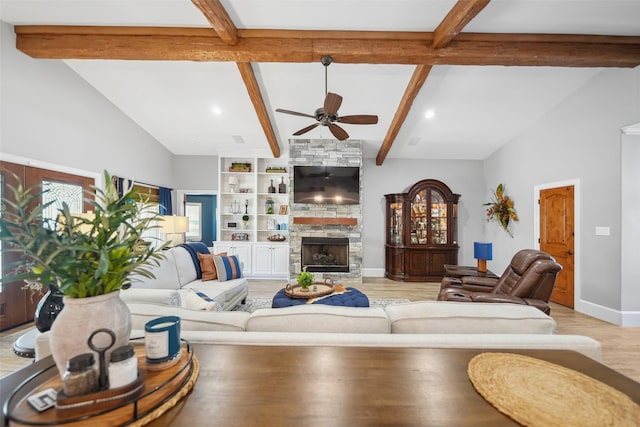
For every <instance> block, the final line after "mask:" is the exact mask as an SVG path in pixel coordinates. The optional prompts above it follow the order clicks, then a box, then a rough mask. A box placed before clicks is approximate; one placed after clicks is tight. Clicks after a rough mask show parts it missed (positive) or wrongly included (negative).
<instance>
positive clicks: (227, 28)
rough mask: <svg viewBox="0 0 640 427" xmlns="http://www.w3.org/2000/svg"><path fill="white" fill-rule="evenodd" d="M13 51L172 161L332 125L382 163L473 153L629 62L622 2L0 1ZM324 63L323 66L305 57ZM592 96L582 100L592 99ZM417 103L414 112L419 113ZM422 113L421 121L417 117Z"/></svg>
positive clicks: (268, 143) (250, 149) (321, 134)
mask: <svg viewBox="0 0 640 427" xmlns="http://www.w3.org/2000/svg"><path fill="white" fill-rule="evenodd" d="M0 6H1V7H0V19H1V20H3V21H5V22H8V23H10V24H12V25H14V26H15V32H16V46H17V48H18V49H19V50H20V51H22V52H24V53H25V54H27V55H29V56H31V57H33V58H36V59H60V60H64V61H65V62H66V63H67V64H68V65H69V67H70V68H72V69H73V70H74V71H75V72H76V73H78V75H79V76H81V77H82V78H83V79H85V80H86V81H87V82H88V83H89V84H91V85H92V86H94V87H95V88H96V89H97V90H98V91H99V92H101V93H102V94H103V95H104V96H105V97H106V98H108V99H109V100H110V101H111V102H113V104H115V105H116V106H117V107H118V108H120V109H121V110H122V111H123V112H124V113H125V114H126V115H128V116H129V117H130V118H131V119H132V120H134V121H135V122H137V123H138V124H139V125H140V126H141V127H142V128H144V129H145V130H146V131H147V132H148V133H149V134H151V135H152V136H153V137H155V138H156V139H157V140H158V141H159V142H160V143H161V144H163V145H164V146H165V147H167V149H168V150H170V151H171V152H173V153H175V154H178V155H217V154H233V153H243V154H255V155H273V156H275V157H279V156H281V155H286V154H287V153H286V151H287V148H288V140H289V139H290V138H303V139H308V138H312V139H319V138H333V135H332V134H331V132H330V131H329V130H328V128H327V127H325V126H318V127H316V128H314V129H312V130H309V131H308V132H306V133H304V134H302V135H300V136H293V134H294V133H295V132H296V131H298V130H300V129H302V128H305V127H307V126H309V125H311V124H313V123H315V119H313V118H309V117H303V116H295V115H288V114H282V113H278V112H276V111H275V110H276V109H278V108H280V109H286V110H293V111H298V112H302V113H305V114H309V115H313V114H314V111H315V110H316V109H317V108H319V107H322V103H323V101H324V98H325V72H326V76H327V80H326V84H327V88H328V90H329V91H330V92H334V93H337V94H340V95H341V96H342V97H343V102H342V105H341V106H340V109H339V113H340V115H342V116H344V115H354V114H372V115H377V116H378V117H379V121H378V123H377V124H374V125H356V124H344V125H343V124H340V126H341V127H342V128H344V130H345V131H346V132H348V133H349V135H350V137H351V138H353V139H358V140H362V141H363V142H364V150H365V155H366V156H367V157H375V158H376V163H377V164H379V165H380V164H382V163H383V162H384V160H385V159H386V158H422V159H446V158H448V159H483V158H485V157H486V156H488V155H489V154H491V153H492V152H493V151H495V150H496V149H497V148H498V147H500V146H501V145H503V144H505V143H507V142H509V141H510V140H512V139H513V138H515V137H517V135H518V134H519V133H520V132H523V131H524V130H526V129H527V128H529V127H531V126H533V125H534V124H535V122H536V121H537V120H539V119H540V118H541V117H543V116H544V115H545V114H547V113H548V112H549V111H550V110H552V109H553V108H554V106H556V105H557V104H558V103H559V102H562V100H563V99H565V98H566V97H568V96H571V94H572V93H573V92H574V91H576V90H578V89H579V88H580V87H581V86H582V85H584V84H586V83H587V82H588V81H589V80H590V79H591V78H593V77H594V76H595V75H596V74H598V73H599V72H601V71H602V70H603V68H611V67H615V68H631V67H637V66H638V65H639V64H640V19H639V18H638V17H640V1H637V0H627V1H619V0H564V1H550V0H493V1H489V0H459V1H457V2H456V1H454V0H422V1H420V0H323V1H321V0H297V1H294V0H221V1H220V0H192V1H191V2H189V1H187V0H164V1H148V0H127V1H117V0H84V1H82V2H81V1H68V0H67V1H62V0H47V1H44V0H43V1H30V0H0ZM325 55H330V56H331V57H332V58H333V63H332V64H331V65H330V66H328V68H326V69H325V67H324V66H323V65H322V64H321V63H320V60H321V57H322V56H325ZM594 102H597V100H595V101H594ZM427 112H429V113H427ZM427 116H430V117H427Z"/></svg>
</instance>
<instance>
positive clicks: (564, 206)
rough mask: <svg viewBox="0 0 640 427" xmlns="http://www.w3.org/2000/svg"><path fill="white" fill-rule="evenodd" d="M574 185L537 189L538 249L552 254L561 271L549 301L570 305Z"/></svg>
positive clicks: (572, 268)
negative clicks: (538, 208)
mask: <svg viewBox="0 0 640 427" xmlns="http://www.w3.org/2000/svg"><path fill="white" fill-rule="evenodd" d="M573 213H574V187H573V186H566V187H559V188H549V189H546V190H542V191H541V192H540V250H541V251H543V252H546V253H548V254H550V255H551V256H553V257H554V258H555V259H556V261H558V263H559V264H560V265H562V271H561V272H560V274H559V275H558V278H557V280H556V286H555V288H554V289H553V294H552V295H551V301H553V302H556V303H558V304H561V305H564V306H567V307H570V308H573V298H574V293H573V286H574V252H575V248H574V222H573V221H574V214H573Z"/></svg>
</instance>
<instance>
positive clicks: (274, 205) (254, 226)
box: [214, 157, 290, 277]
mask: <svg viewBox="0 0 640 427" xmlns="http://www.w3.org/2000/svg"><path fill="white" fill-rule="evenodd" d="M218 171H219V182H218V188H219V193H218V195H219V196H218V215H217V220H218V236H219V241H218V242H216V244H215V245H214V247H215V250H216V251H222V250H227V251H229V250H231V251H232V252H233V248H236V249H237V251H236V253H235V254H236V255H238V256H239V257H240V258H241V261H243V262H244V264H245V273H246V275H247V276H251V275H255V274H257V275H259V276H270V277H273V275H274V274H275V275H276V276H281V275H282V276H286V274H287V272H283V271H281V270H282V269H281V268H278V267H275V268H273V269H271V270H269V271H272V273H273V274H270V273H268V272H267V270H268V269H266V268H260V269H257V270H256V272H255V274H253V273H254V272H253V271H250V267H248V266H260V265H263V266H264V265H265V263H261V262H260V261H259V260H254V259H251V258H253V257H257V256H260V255H261V254H262V253H263V252H262V251H261V250H260V249H263V248H264V247H265V244H267V245H268V247H269V248H274V249H276V248H277V249H278V251H277V252H278V253H284V251H285V250H286V251H287V253H288V245H289V244H288V241H289V185H290V180H289V171H288V161H287V160H286V159H284V160H283V159H269V158H261V157H220V158H219V165H218ZM254 243H256V244H257V243H261V244H262V245H260V247H259V248H258V250H255V249H256V248H253V246H254V245H253V244H254ZM280 246H282V248H279V247H280ZM274 252H275V251H271V252H267V253H269V254H272V253H274ZM243 258H244V259H243ZM278 264H279V262H278Z"/></svg>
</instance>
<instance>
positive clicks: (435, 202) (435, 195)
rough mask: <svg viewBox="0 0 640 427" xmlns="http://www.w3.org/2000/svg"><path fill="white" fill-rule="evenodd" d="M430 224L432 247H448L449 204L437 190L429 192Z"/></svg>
mask: <svg viewBox="0 0 640 427" xmlns="http://www.w3.org/2000/svg"><path fill="white" fill-rule="evenodd" d="M429 201H430V207H431V211H430V223H431V236H430V243H431V244H432V245H446V244H447V243H449V242H447V203H446V202H445V198H444V196H443V195H442V194H441V193H440V192H439V191H437V190H429Z"/></svg>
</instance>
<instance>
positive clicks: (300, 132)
mask: <svg viewBox="0 0 640 427" xmlns="http://www.w3.org/2000/svg"><path fill="white" fill-rule="evenodd" d="M314 118H315V117H314ZM319 125H320V123H314V124H312V125H310V126H307V127H306V128H303V129H300V130H299V131H298V132H296V133H294V135H296V136H299V135H302V134H303V133H307V132H309V131H310V130H311V129H313V128H315V127H316V126H319Z"/></svg>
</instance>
